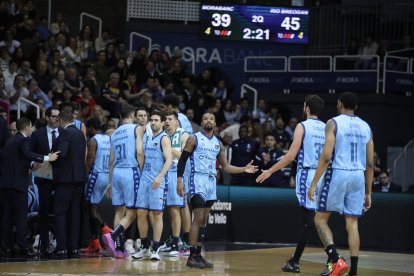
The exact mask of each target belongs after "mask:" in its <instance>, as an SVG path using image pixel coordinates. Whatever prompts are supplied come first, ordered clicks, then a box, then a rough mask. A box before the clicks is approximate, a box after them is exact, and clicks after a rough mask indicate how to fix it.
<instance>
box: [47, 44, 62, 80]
mask: <svg viewBox="0 0 414 276" xmlns="http://www.w3.org/2000/svg"><path fill="white" fill-rule="evenodd" d="M47 69H48V70H49V72H50V73H51V74H53V75H55V74H56V73H57V71H59V70H65V69H66V58H65V57H63V58H62V56H61V55H60V51H59V50H57V49H55V50H53V51H52V52H51V57H50V59H49V63H48V67H47Z"/></svg>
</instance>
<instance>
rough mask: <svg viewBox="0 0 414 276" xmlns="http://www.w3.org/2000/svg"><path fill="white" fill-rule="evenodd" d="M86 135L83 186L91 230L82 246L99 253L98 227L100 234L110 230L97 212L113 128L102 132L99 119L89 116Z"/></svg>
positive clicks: (103, 191)
mask: <svg viewBox="0 0 414 276" xmlns="http://www.w3.org/2000/svg"><path fill="white" fill-rule="evenodd" d="M86 131H87V134H88V137H91V138H90V139H89V140H88V146H87V149H88V152H87V155H86V172H87V173H88V182H87V183H86V186H85V202H86V208H87V211H88V213H89V227H90V230H91V240H90V242H89V246H88V247H87V248H83V249H82V252H85V253H98V254H99V253H101V252H102V247H101V244H100V243H99V238H98V227H100V229H101V231H102V234H103V235H104V234H108V233H110V232H112V229H111V228H109V227H108V226H107V225H106V224H105V223H104V222H103V220H102V217H101V215H100V214H99V213H98V204H99V203H100V202H101V201H102V198H103V196H104V195H105V191H106V189H107V186H108V180H109V157H110V151H111V141H110V135H111V134H112V132H113V130H108V131H107V133H102V125H101V121H100V120H99V119H97V118H91V119H89V120H88V121H87V122H86Z"/></svg>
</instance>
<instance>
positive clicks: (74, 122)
mask: <svg viewBox="0 0 414 276" xmlns="http://www.w3.org/2000/svg"><path fill="white" fill-rule="evenodd" d="M73 124H74V125H75V127H76V128H77V129H79V130H82V121H80V120H78V119H74V120H73Z"/></svg>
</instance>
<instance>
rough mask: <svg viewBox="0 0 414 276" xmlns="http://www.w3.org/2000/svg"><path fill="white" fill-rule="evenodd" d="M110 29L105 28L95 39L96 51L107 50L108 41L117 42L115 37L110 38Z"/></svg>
mask: <svg viewBox="0 0 414 276" xmlns="http://www.w3.org/2000/svg"><path fill="white" fill-rule="evenodd" d="M110 35H111V34H110V32H109V29H103V30H102V32H101V35H100V36H99V37H97V38H96V39H95V52H96V53H98V52H99V51H102V50H105V49H106V45H107V44H108V43H113V42H115V41H114V40H113V39H111V38H110Z"/></svg>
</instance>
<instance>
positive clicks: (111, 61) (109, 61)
mask: <svg viewBox="0 0 414 276" xmlns="http://www.w3.org/2000/svg"><path fill="white" fill-rule="evenodd" d="M105 54H106V60H105V65H106V68H108V69H109V71H112V69H113V68H114V67H115V66H116V65H117V62H118V61H117V59H116V55H115V44H114V43H112V42H111V43H108V44H107V45H106V47H105Z"/></svg>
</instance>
